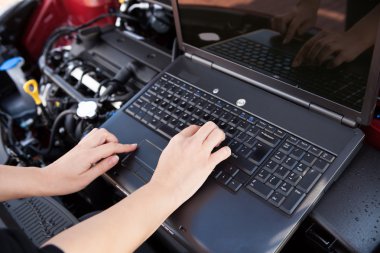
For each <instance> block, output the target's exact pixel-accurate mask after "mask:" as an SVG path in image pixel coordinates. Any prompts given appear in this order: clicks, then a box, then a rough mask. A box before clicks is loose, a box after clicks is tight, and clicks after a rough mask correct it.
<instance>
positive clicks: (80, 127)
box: [75, 120, 83, 140]
mask: <svg viewBox="0 0 380 253" xmlns="http://www.w3.org/2000/svg"><path fill="white" fill-rule="evenodd" d="M82 133H83V120H81V121H79V123H78V124H77V126H76V127H75V138H76V139H77V140H80V139H81V138H82Z"/></svg>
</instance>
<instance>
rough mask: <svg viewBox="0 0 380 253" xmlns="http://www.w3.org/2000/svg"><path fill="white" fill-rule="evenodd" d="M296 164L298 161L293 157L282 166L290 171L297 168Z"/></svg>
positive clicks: (287, 159)
mask: <svg viewBox="0 0 380 253" xmlns="http://www.w3.org/2000/svg"><path fill="white" fill-rule="evenodd" d="M296 164H297V160H296V159H294V158H291V157H288V158H286V159H285V161H284V162H283V163H282V165H283V166H284V167H285V168H287V169H289V170H292V169H293V168H294V166H296Z"/></svg>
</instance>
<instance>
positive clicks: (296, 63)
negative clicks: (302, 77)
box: [292, 33, 323, 67]
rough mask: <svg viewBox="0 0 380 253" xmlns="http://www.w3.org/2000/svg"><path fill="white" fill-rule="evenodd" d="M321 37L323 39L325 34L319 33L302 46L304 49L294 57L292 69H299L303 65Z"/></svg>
mask: <svg viewBox="0 0 380 253" xmlns="http://www.w3.org/2000/svg"><path fill="white" fill-rule="evenodd" d="M321 37H323V34H322V33H318V34H317V35H315V36H314V37H313V38H311V39H310V40H308V41H307V42H306V43H305V44H304V45H303V46H302V48H301V49H300V50H299V51H298V53H297V55H296V56H295V57H294V60H293V63H292V67H299V66H300V65H301V64H302V62H303V61H304V59H305V58H306V55H307V54H308V52H309V50H310V49H311V48H312V47H313V46H314V44H315V42H316V41H318V40H319V39H320V38H321Z"/></svg>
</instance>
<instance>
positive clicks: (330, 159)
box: [321, 152, 335, 163]
mask: <svg viewBox="0 0 380 253" xmlns="http://www.w3.org/2000/svg"><path fill="white" fill-rule="evenodd" d="M321 158H322V159H323V160H325V161H326V162H329V163H332V162H333V161H334V159H335V157H334V156H333V155H331V154H329V153H327V152H323V154H322V155H321Z"/></svg>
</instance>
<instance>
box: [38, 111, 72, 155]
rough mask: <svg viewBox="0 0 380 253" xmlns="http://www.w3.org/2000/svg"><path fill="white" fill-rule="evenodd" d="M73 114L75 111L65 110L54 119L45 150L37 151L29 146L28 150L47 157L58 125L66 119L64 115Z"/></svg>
mask: <svg viewBox="0 0 380 253" xmlns="http://www.w3.org/2000/svg"><path fill="white" fill-rule="evenodd" d="M75 113H76V112H75V111H73V110H70V109H69V110H65V111H63V112H61V113H60V114H59V115H58V116H57V118H55V120H54V123H53V126H52V128H51V132H50V139H49V145H48V147H47V148H46V149H37V148H35V147H33V146H30V148H31V149H32V150H33V151H35V152H37V153H39V154H41V155H47V154H48V153H49V152H50V151H51V149H52V148H53V145H54V139H55V135H56V134H57V131H58V127H59V124H60V123H61V121H62V120H63V119H64V118H65V117H66V115H68V114H75Z"/></svg>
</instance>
